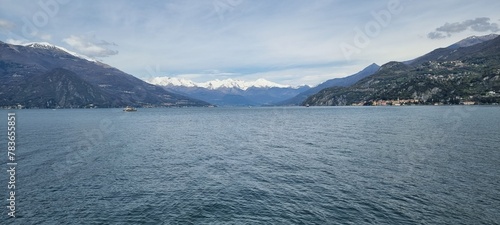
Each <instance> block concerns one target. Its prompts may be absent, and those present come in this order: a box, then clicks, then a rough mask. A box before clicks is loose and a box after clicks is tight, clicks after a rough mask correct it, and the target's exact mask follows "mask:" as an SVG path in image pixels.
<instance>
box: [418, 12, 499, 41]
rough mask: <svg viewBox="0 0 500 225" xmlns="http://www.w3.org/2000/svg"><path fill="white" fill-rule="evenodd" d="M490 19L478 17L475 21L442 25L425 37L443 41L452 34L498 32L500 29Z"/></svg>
mask: <svg viewBox="0 0 500 225" xmlns="http://www.w3.org/2000/svg"><path fill="white" fill-rule="evenodd" d="M490 20H491V19H490V18H487V17H480V18H476V19H470V20H465V21H463V22H456V23H445V24H444V25H442V26H440V27H438V28H436V30H435V31H433V32H430V33H429V34H428V35H427V37H428V38H430V39H443V38H446V37H451V35H452V34H455V33H460V32H463V31H466V30H472V31H475V32H492V33H495V32H498V31H500V28H499V26H498V24H497V23H491V22H490Z"/></svg>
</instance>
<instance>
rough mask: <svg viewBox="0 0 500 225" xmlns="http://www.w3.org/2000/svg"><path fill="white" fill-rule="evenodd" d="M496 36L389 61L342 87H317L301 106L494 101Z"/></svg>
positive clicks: (499, 83) (499, 43) (498, 63)
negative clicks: (414, 56)
mask: <svg viewBox="0 0 500 225" xmlns="http://www.w3.org/2000/svg"><path fill="white" fill-rule="evenodd" d="M499 92H500V37H499V36H498V35H488V36H483V37H470V38H467V39H465V40H462V41H460V42H458V43H456V44H453V45H451V46H449V47H446V48H439V49H436V50H434V51H432V52H430V53H428V54H425V55H423V56H421V57H418V58H416V59H414V60H411V61H407V62H389V63H386V64H384V65H382V67H381V68H380V69H379V70H378V71H377V72H376V73H374V74H373V75H371V76H368V77H365V78H363V79H361V80H360V81H358V82H356V83H355V84H353V85H351V86H348V87H332V88H327V89H323V90H322V91H320V92H319V93H317V94H315V95H312V96H310V97H308V98H307V99H306V101H304V102H303V105H316V106H325V105H327V106H328V105H352V104H355V105H379V104H382V105H385V104H392V103H395V104H398V105H399V104H402V103H403V104H491V103H493V104H498V103H500V95H499V94H498V93H499Z"/></svg>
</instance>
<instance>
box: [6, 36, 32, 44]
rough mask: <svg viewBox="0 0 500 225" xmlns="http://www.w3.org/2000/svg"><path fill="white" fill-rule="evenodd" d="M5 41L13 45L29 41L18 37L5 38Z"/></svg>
mask: <svg viewBox="0 0 500 225" xmlns="http://www.w3.org/2000/svg"><path fill="white" fill-rule="evenodd" d="M5 42H6V43H8V44H11V45H22V44H25V43H27V41H26V40H18V39H12V38H9V39H7V40H5Z"/></svg>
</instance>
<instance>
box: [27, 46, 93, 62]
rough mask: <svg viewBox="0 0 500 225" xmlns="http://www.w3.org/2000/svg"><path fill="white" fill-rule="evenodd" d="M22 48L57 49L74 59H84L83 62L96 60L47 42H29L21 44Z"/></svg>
mask: <svg viewBox="0 0 500 225" xmlns="http://www.w3.org/2000/svg"><path fill="white" fill-rule="evenodd" d="M22 46H25V47H32V48H39V49H58V50H61V51H64V52H66V53H68V54H70V55H72V56H75V57H78V58H81V59H85V60H87V61H90V62H97V60H95V59H92V58H90V57H88V56H84V55H80V54H77V53H75V52H72V51H69V50H68V49H65V48H63V47H59V46H56V45H53V44H50V43H47V42H30V43H25V44H22Z"/></svg>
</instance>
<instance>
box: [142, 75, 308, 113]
mask: <svg viewBox="0 0 500 225" xmlns="http://www.w3.org/2000/svg"><path fill="white" fill-rule="evenodd" d="M146 82H148V83H150V84H154V85H158V86H162V87H164V88H165V89H166V90H168V91H172V92H176V93H179V94H182V95H186V96H189V97H192V98H197V99H201V100H203V101H206V102H209V103H212V104H215V105H219V106H246V105H272V104H274V103H276V102H280V101H283V100H285V99H288V98H291V97H293V96H295V95H297V94H298V93H301V92H303V91H305V90H307V89H309V88H310V87H309V86H301V87H291V86H290V85H283V84H278V83H274V82H271V81H268V80H266V79H258V80H255V81H243V80H235V79H225V80H212V81H208V82H204V83H196V82H193V81H190V80H186V79H180V78H175V77H155V78H152V79H148V80H146Z"/></svg>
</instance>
